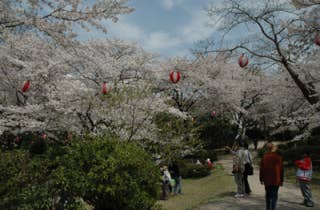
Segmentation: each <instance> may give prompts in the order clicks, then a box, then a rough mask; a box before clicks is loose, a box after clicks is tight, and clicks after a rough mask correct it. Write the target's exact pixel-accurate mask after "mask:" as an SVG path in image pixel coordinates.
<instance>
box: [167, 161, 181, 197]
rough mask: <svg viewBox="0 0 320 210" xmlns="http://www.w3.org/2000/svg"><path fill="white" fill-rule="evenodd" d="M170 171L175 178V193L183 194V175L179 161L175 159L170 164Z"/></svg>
mask: <svg viewBox="0 0 320 210" xmlns="http://www.w3.org/2000/svg"><path fill="white" fill-rule="evenodd" d="M169 171H170V172H171V174H172V177H173V179H174V187H173V193H174V194H175V195H177V194H181V188H182V187H181V180H182V177H181V175H180V169H179V165H178V163H177V161H173V163H172V164H171V165H170V166H169Z"/></svg>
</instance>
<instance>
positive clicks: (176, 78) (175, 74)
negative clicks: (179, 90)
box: [170, 71, 181, 84]
mask: <svg viewBox="0 0 320 210" xmlns="http://www.w3.org/2000/svg"><path fill="white" fill-rule="evenodd" d="M180 78H181V75H180V72H178V71H172V72H170V81H171V82H172V83H174V84H176V83H178V82H179V81H180Z"/></svg>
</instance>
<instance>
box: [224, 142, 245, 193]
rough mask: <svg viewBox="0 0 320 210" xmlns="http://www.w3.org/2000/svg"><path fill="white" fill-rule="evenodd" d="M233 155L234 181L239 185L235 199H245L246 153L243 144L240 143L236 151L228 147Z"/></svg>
mask: <svg viewBox="0 0 320 210" xmlns="http://www.w3.org/2000/svg"><path fill="white" fill-rule="evenodd" d="M226 149H227V150H229V151H230V152H231V153H232V154H234V158H233V170H232V173H233V175H234V180H235V182H236V185H237V193H236V194H235V196H234V197H236V198H243V197H244V193H245V187H244V182H243V173H244V160H245V152H244V145H243V142H239V145H238V146H236V147H235V148H234V149H231V148H230V147H228V146H227V147H226Z"/></svg>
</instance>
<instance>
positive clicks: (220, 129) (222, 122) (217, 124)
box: [199, 116, 237, 150]
mask: <svg viewBox="0 0 320 210" xmlns="http://www.w3.org/2000/svg"><path fill="white" fill-rule="evenodd" d="M199 123H200V124H201V130H200V139H201V140H202V141H203V144H204V148H205V149H208V150H211V149H216V148H221V147H224V146H226V145H228V144H232V143H233V141H234V137H235V136H236V134H237V127H236V126H234V125H232V124H230V122H229V120H227V119H224V118H212V117H208V116H205V117H202V118H200V119H199Z"/></svg>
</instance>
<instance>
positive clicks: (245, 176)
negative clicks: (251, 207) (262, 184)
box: [243, 173, 251, 194]
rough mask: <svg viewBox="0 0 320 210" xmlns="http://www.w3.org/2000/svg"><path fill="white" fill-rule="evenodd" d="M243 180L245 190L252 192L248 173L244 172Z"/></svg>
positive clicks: (248, 192)
mask: <svg viewBox="0 0 320 210" xmlns="http://www.w3.org/2000/svg"><path fill="white" fill-rule="evenodd" d="M243 182H244V191H245V192H246V193H247V194H250V193H251V189H250V185H249V182H248V175H247V174H246V173H244V174H243Z"/></svg>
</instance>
